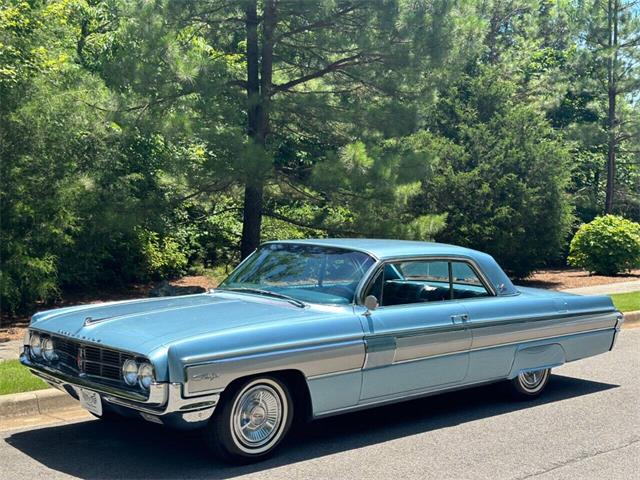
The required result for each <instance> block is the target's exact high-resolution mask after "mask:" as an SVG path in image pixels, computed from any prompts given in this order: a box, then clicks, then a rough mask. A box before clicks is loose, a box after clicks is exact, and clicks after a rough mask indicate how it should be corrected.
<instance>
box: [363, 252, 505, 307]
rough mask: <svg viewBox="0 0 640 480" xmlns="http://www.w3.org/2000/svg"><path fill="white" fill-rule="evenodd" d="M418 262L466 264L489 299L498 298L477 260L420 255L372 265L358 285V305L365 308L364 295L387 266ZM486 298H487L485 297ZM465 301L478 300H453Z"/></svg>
mask: <svg viewBox="0 0 640 480" xmlns="http://www.w3.org/2000/svg"><path fill="white" fill-rule="evenodd" d="M417 261H436V262H437V261H446V262H461V263H466V264H468V265H469V267H470V268H471V269H472V270H473V272H474V273H475V274H476V275H477V276H478V279H479V280H480V282H481V283H482V286H483V287H484V288H485V289H486V290H487V292H488V293H489V297H498V296H499V295H498V293H497V292H496V289H495V288H494V287H493V285H492V284H491V282H489V280H488V279H487V276H486V275H485V274H484V272H483V271H482V269H481V268H480V266H479V265H478V264H477V262H476V261H475V260H473V259H472V258H470V257H466V256H463V255H459V256H458V255H419V256H401V257H390V258H385V259H384V260H379V261H378V262H377V263H375V264H374V265H372V268H371V269H369V272H368V276H367V277H366V279H363V282H361V284H359V285H358V289H357V290H356V304H357V305H360V306H364V298H363V295H364V294H365V292H366V291H367V289H368V288H369V286H370V284H371V283H373V281H374V280H375V278H376V275H377V274H378V272H379V271H380V270H382V269H383V268H384V267H385V265H387V264H392V263H398V262H417ZM485 298H486V297H485ZM465 300H478V299H472V298H460V299H453V301H456V302H463V301H465ZM450 301H451V300H437V301H434V302H420V303H403V304H400V305H386V306H384V305H381V306H379V307H378V308H393V307H407V306H417V305H429V304H434V303H442V302H450Z"/></svg>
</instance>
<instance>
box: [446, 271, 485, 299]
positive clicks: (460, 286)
mask: <svg viewBox="0 0 640 480" xmlns="http://www.w3.org/2000/svg"><path fill="white" fill-rule="evenodd" d="M451 274H452V279H451V280H452V281H451V284H452V287H453V298H457V299H460V298H477V297H488V296H489V295H490V294H489V292H488V291H487V289H486V288H485V286H484V285H483V284H482V282H481V281H480V279H479V278H478V275H476V272H474V271H473V269H472V268H471V265H469V264H468V263H465V262H451Z"/></svg>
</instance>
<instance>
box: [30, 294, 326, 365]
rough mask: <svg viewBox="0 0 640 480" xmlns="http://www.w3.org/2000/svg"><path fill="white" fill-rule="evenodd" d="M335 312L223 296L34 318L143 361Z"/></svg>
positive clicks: (36, 324)
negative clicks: (211, 338) (186, 342)
mask: <svg viewBox="0 0 640 480" xmlns="http://www.w3.org/2000/svg"><path fill="white" fill-rule="evenodd" d="M330 310H331V308H324V307H320V306H307V307H305V308H300V307H298V306H295V305H293V304H291V303H289V302H287V301H283V300H279V299H271V298H269V297H260V296H256V295H249V294H241V293H232V292H221V291H217V292H215V293H206V294H199V295H188V296H182V297H164V298H158V299H143V300H133V301H124V302H112V303H105V304H99V305H83V306H78V307H70V308H61V309H57V310H50V311H47V312H41V313H38V314H36V315H34V317H33V319H32V322H31V326H32V327H33V328H35V329H38V330H41V331H45V332H50V333H55V334H59V335H64V336H68V337H71V338H76V339H78V340H81V341H87V342H91V343H99V344H101V345H104V346H109V347H113V348H117V349H122V350H127V351H130V352H134V353H139V354H141V355H147V354H148V353H149V352H152V351H153V350H155V349H157V348H160V347H162V346H163V345H166V344H168V343H171V342H175V341H179V340H183V339H187V338H191V337H195V336H198V335H202V334H211V333H216V332H219V331H222V330H229V329H237V328H243V327H246V326H250V325H254V324H258V323H266V322H282V321H291V320H296V319H301V318H307V317H309V318H310V317H317V316H323V315H326V314H328V313H329V311H330Z"/></svg>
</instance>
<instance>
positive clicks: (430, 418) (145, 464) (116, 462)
mask: <svg viewBox="0 0 640 480" xmlns="http://www.w3.org/2000/svg"><path fill="white" fill-rule="evenodd" d="M616 387H617V385H612V384H607V383H599V382H593V381H590V380H582V379H577V378H571V377H565V376H559V375H554V376H553V377H552V381H551V382H550V383H549V386H548V387H547V390H546V392H545V393H544V394H543V396H542V397H541V398H540V399H538V400H534V401H531V402H512V401H510V400H508V399H506V398H505V397H504V395H503V394H502V392H501V391H500V389H498V388H496V387H495V386H486V387H480V388H474V389H469V390H464V391H458V392H454V393H448V394H444V395H438V396H434V397H428V398H424V399H420V400H413V401H410V402H406V403H402V404H396V405H389V406H385V407H379V408H374V409H370V410H366V411H362V412H356V413H351V414H346V415H341V416H337V417H331V418H327V419H324V420H318V421H315V422H312V423H310V424H307V425H305V426H303V428H302V429H301V431H298V432H295V433H294V434H293V440H292V441H289V442H288V443H287V444H286V445H284V446H283V448H282V449H281V450H280V451H279V452H278V453H277V454H276V456H275V457H274V458H272V459H270V460H267V461H264V462H261V463H258V464H254V465H249V466H241V467H229V466H227V465H224V464H220V463H218V462H217V461H216V460H213V459H211V458H210V457H209V456H208V454H207V452H206V450H205V448H204V446H203V444H202V441H201V439H200V435H199V434H198V433H197V432H190V433H186V432H179V431H173V430H168V429H164V428H162V427H159V426H157V425H153V424H150V423H146V422H132V423H126V422H123V423H116V424H107V423H104V422H100V421H89V422H82V423H75V424H70V425H61V426H55V427H46V428H41V429H38V430H29V431H24V432H18V433H14V434H12V435H11V436H10V437H8V438H7V439H6V441H7V443H9V445H11V446H12V447H14V448H16V449H18V450H20V451H21V452H23V453H24V454H26V455H28V456H30V457H32V458H34V459H35V460H37V461H38V462H40V463H42V464H43V465H45V466H46V467H48V468H51V469H53V470H57V471H59V472H63V473H66V474H68V475H73V476H77V477H82V478H89V479H96V478H114V479H115V478H135V479H141V478H194V477H207V478H220V479H223V478H231V477H235V476H239V475H244V474H248V473H253V472H259V471H261V470H266V469H270V468H274V467H279V466H283V465H288V464H294V463H296V462H301V461H304V460H309V459H313V458H318V457H322V456H325V455H330V454H333V453H336V452H341V451H347V450H351V449H357V448H360V447H365V446H367V445H374V444H377V443H381V442H386V441H389V440H393V439H395V438H399V437H404V436H409V435H416V434H420V433H425V432H429V431H432V430H437V429H440V428H446V427H450V426H454V425H458V424H462V423H466V422H471V421H474V420H478V419H483V418H490V417H493V416H498V415H503V414H506V413H509V412H514V411H517V410H521V409H526V408H529V407H532V406H536V405H542V404H545V403H550V402H558V401H562V400H567V399H570V398H574V397H579V396H583V395H589V394H592V393H597V392H601V391H604V390H608V389H611V388H616Z"/></svg>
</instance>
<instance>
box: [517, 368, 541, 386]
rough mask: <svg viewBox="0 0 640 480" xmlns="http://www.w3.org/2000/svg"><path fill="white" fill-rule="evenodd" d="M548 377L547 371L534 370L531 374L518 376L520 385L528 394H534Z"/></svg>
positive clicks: (526, 373) (525, 373)
mask: <svg viewBox="0 0 640 480" xmlns="http://www.w3.org/2000/svg"><path fill="white" fill-rule="evenodd" d="M548 375H549V370H548V369H545V370H535V371H533V372H522V373H520V374H519V375H518V380H519V381H520V385H522V388H524V389H525V390H526V391H528V392H536V391H537V390H539V389H540V388H541V387H542V386H544V382H545V380H546V379H547V376H548Z"/></svg>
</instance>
